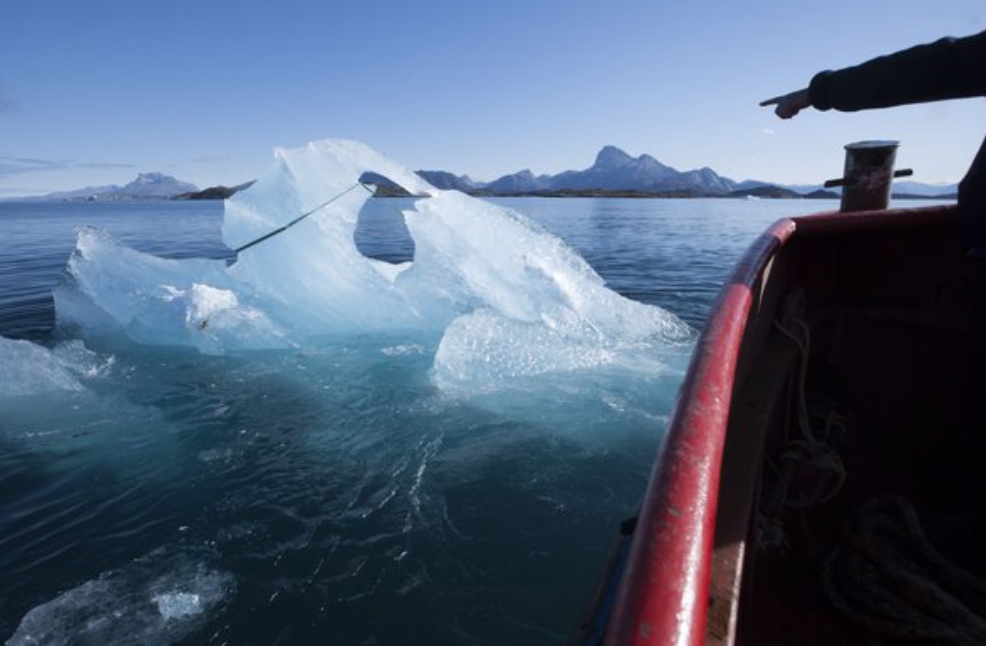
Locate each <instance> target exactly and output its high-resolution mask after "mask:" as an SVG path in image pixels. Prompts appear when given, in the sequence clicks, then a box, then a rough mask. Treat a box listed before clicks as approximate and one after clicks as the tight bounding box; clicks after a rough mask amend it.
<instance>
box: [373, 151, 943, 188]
mask: <svg viewBox="0 0 986 646" xmlns="http://www.w3.org/2000/svg"><path fill="white" fill-rule="evenodd" d="M417 173H418V174H419V175H420V176H421V177H422V178H424V179H425V180H427V181H428V182H430V183H431V184H432V185H433V186H435V187H437V188H442V189H456V190H459V191H462V192H464V193H470V194H472V195H491V196H495V195H504V196H507V195H546V196H625V197H632V196H637V197H746V196H750V197H763V198H779V197H786V198H800V197H806V198H838V197H839V193H838V191H831V190H825V189H824V188H823V186H822V185H821V184H813V185H808V184H799V185H790V186H785V185H782V184H777V183H773V182H765V181H760V180H745V181H742V182H737V181H736V180H733V179H730V178H728V177H724V176H722V175H719V174H718V173H716V172H715V171H714V170H712V169H711V168H708V167H705V168H700V169H697V170H688V171H679V170H677V169H675V168H672V167H671V166H667V165H665V164H662V163H661V162H660V161H658V160H657V159H655V158H654V157H652V156H651V155H640V156H639V157H633V156H631V155H628V154H627V153H626V152H624V151H623V150H621V149H619V148H617V147H616V146H604V147H603V149H602V150H600V151H599V153H598V154H597V155H596V159H595V161H594V162H593V164H592V166H590V167H589V168H586V169H585V170H568V171H564V172H561V173H558V174H557V175H535V174H534V173H533V172H532V171H530V170H528V169H525V170H522V171H519V172H517V173H512V174H510V175H504V176H503V177H500V178H498V179H496V180H493V181H492V182H486V183H483V182H476V181H474V180H472V179H470V178H469V177H468V176H466V175H455V174H453V173H450V172H447V171H434V170H429V171H425V170H420V171H417ZM364 179H365V181H367V182H368V183H372V184H376V185H377V186H378V193H380V194H383V195H406V193H405V192H404V191H403V190H402V189H401V188H400V187H398V186H396V185H395V184H393V183H392V182H390V181H389V180H387V179H386V178H382V177H380V176H379V175H375V174H367V177H365V178H364ZM957 191H958V188H957V187H956V185H955V184H949V185H932V184H921V183H919V182H895V183H894V195H896V196H898V197H954V196H955V194H956V192H957Z"/></svg>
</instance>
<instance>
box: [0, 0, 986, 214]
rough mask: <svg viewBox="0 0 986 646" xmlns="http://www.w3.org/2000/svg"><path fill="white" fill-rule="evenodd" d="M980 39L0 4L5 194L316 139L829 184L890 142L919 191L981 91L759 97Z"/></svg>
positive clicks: (958, 8) (966, 137) (910, 8)
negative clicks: (814, 99) (804, 109)
mask: <svg viewBox="0 0 986 646" xmlns="http://www.w3.org/2000/svg"><path fill="white" fill-rule="evenodd" d="M983 29H986V5H983V3H982V0H948V1H946V2H936V3H929V2H926V1H921V2H918V1H916V0H896V1H894V2H891V1H885V0H867V1H866V2H860V1H859V0H852V1H847V0H829V1H828V2H826V3H818V2H801V1H797V0H794V1H789V2H784V3H781V2H777V1H776V0H773V1H767V0H747V1H743V2H737V1H736V0H731V1H730V0H704V1H702V2H686V1H684V0H678V1H677V2H666V1H662V0H650V1H649V2H644V1H641V0H607V1H606V2H599V1H598V0H594V1H591V2H590V1H582V0H566V1H561V0H558V1H554V0H541V1H539V0H527V1H526V2H520V1H515V0H499V1H498V2H470V1H468V0H465V1H463V0H458V1H456V2H452V1H445V0H440V1H434V2H431V1H427V0H421V1H419V2H407V1H403V2H398V1H390V0H380V1H377V2H352V1H350V2H329V1H322V2H315V1H311V2H302V1H300V0H282V1H280V2H264V3H260V2H255V3H254V2H225V1H220V0H211V1H204V0H199V1H196V2H190V1H184V0H174V1H171V2H167V3H152V2H138V1H136V0H126V1H110V0H89V1H87V2H78V1H77V0H62V1H58V0H2V2H0V197H9V196H14V195H25V194H32V193H38V192H47V191H50V190H61V189H68V188H76V187H79V186H83V185H99V184H113V183H120V184H122V183H125V182H127V181H129V180H130V179H132V177H133V176H134V175H136V173H137V172H138V171H163V172H166V173H169V174H172V175H175V176H177V177H179V178H180V179H185V180H187V181H192V182H195V183H196V184H199V185H200V186H208V185H214V184H235V183H238V182H242V181H246V180H249V179H252V178H254V177H256V176H257V175H258V174H259V173H260V172H261V171H262V170H263V169H264V168H266V167H267V165H268V164H269V163H270V160H271V149H272V148H273V147H275V146H296V145H301V144H303V143H305V142H307V141H309V140H311V139H319V138H324V137H347V138H354V139H359V140H362V141H365V142H366V143H368V144H370V145H371V146H373V147H375V148H378V149H379V150H381V151H383V152H386V153H388V154H390V155H391V156H393V157H395V158H397V159H398V160H400V161H402V162H404V163H405V164H407V165H408V166H411V167H413V168H427V169H443V170H452V171H454V172H457V173H467V174H469V175H470V176H472V177H473V178H475V179H481V180H492V179H495V178H496V177H498V176H500V175H503V174H506V173H509V172H514V171H517V170H521V169H523V168H531V169H532V170H533V171H534V172H535V173H544V172H550V173H555V172H558V171H561V170H564V169H569V168H585V167H587V166H589V165H590V164H591V163H592V160H593V158H594V156H595V153H596V152H597V151H598V150H599V148H600V147H602V146H603V145H605V144H615V145H617V146H620V147H621V148H623V149H625V150H626V151H627V152H629V153H631V154H633V155H638V154H641V153H645V152H646V153H650V154H652V155H654V156H655V157H657V158H658V159H660V160H661V161H663V162H664V163H666V164H669V165H671V166H674V167H676V168H678V169H681V170H685V169H690V168H696V167H701V166H710V167H712V168H714V169H715V170H716V171H717V172H719V173H720V174H724V175H727V176H729V177H732V178H734V179H746V178H757V179H764V180H770V181H777V182H785V183H798V182H803V183H814V182H820V181H822V180H825V179H828V178H830V177H837V176H839V175H840V174H841V173H840V171H841V167H842V154H843V153H842V148H841V147H842V145H843V144H845V143H848V142H851V141H856V140H860V139H900V140H901V141H902V148H901V151H900V153H899V156H898V164H899V165H901V166H904V165H906V166H908V167H912V168H914V170H915V177H914V179H915V180H919V181H925V182H932V183H935V182H954V181H957V180H958V179H960V178H961V176H962V175H963V174H964V172H965V168H966V167H967V166H968V164H969V162H970V161H971V159H972V157H973V155H974V154H975V152H976V150H977V149H978V146H979V143H980V141H981V140H982V137H983V132H984V130H986V101H983V100H982V99H975V100H966V101H953V102H948V103H938V104H928V105H921V106H910V107H905V108H897V109H894V110H887V111H879V112H868V113H855V114H838V113H834V112H829V113H825V114H822V113H817V112H810V113H804V114H802V115H800V116H799V117H797V118H796V119H794V120H792V121H789V122H782V121H780V120H778V119H776V118H775V117H774V116H773V114H772V113H771V112H770V111H769V110H767V109H765V108H760V107H758V106H757V103H758V101H760V100H761V99H765V98H768V97H770V96H773V95H775V94H780V93H782V92H785V91H788V90H794V89H798V88H800V87H803V86H804V85H806V84H807V82H808V81H809V80H810V78H811V76H812V75H813V74H814V73H815V72H817V71H819V70H821V69H826V68H837V67H840V66H845V65H850V64H854V63H856V62H860V61H862V60H865V59H868V58H871V57H873V56H876V55H879V54H882V53H886V52H890V51H894V50H897V49H900V48H903V47H907V46H909V45H912V44H917V43H920V42H927V41H930V40H934V39H936V38H938V37H940V36H943V35H956V36H962V35H967V34H971V33H975V32H978V31H982V30H983Z"/></svg>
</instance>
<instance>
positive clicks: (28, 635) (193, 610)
mask: <svg viewBox="0 0 986 646" xmlns="http://www.w3.org/2000/svg"><path fill="white" fill-rule="evenodd" d="M212 558H213V555H212V553H211V552H206V551H204V550H197V551H194V552H192V551H184V552H175V551H171V550H168V549H159V550H155V551H154V552H152V553H150V554H148V555H146V556H143V557H141V558H139V559H136V560H135V561H133V562H131V563H130V564H128V565H127V566H126V567H124V568H122V569H120V570H113V571H110V572H104V573H103V574H102V575H100V576H99V578H97V579H94V580H91V581H86V582H85V583H83V584H82V585H79V586H78V587H75V588H72V589H71V590H69V591H67V592H65V593H63V594H61V595H60V596H58V597H56V598H55V599H53V600H51V601H49V602H48V603H45V604H42V605H40V606H37V607H36V608H34V609H32V610H31V611H30V612H28V613H27V614H26V615H25V616H24V618H23V619H22V620H21V623H20V625H19V626H18V627H17V630H16V631H14V634H13V636H12V637H11V638H10V639H9V640H8V641H7V646H35V645H38V644H44V645H45V646H68V645H72V646H143V645H145V644H154V645H155V646H168V645H169V644H174V643H177V642H181V641H182V640H184V639H185V638H187V637H189V636H190V635H192V634H194V633H196V632H197V631H198V630H200V629H201V628H202V627H203V626H204V625H205V623H206V622H207V621H208V620H209V619H210V618H211V617H212V616H214V615H215V614H216V613H217V612H219V611H221V610H222V608H223V606H224V605H225V603H226V602H227V601H228V599H229V597H230V595H231V594H232V593H233V591H234V588H235V585H234V581H233V577H232V576H231V575H229V574H226V573H224V572H220V571H217V570H213V569H211V568H210V567H209V565H208V563H209V562H210V561H211V560H212Z"/></svg>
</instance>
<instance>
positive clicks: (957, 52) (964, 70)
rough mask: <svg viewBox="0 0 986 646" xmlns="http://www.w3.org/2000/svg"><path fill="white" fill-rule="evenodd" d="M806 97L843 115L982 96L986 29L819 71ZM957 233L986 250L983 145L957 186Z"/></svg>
mask: <svg viewBox="0 0 986 646" xmlns="http://www.w3.org/2000/svg"><path fill="white" fill-rule="evenodd" d="M808 95H809V98H810V100H811V105H812V106H813V107H815V108H817V109H819V110H828V109H830V108H835V109H836V110H842V111H847V112H850V111H855V110H865V109H868V108H886V107H890V106H895V105H904V104H908V103H923V102H926V101H940V100H944V99H964V98H969V97H976V96H986V31H984V32H982V33H980V34H976V35H975V36H968V37H966V38H943V39H941V40H939V41H936V42H934V43H930V44H927V45H918V46H917V47H912V48H910V49H905V50H903V51H900V52H897V53H896V54H890V55H889V56H881V57H880V58H875V59H873V60H871V61H868V62H866V63H863V64H862V65H857V66H855V67H847V68H846V69H843V70H838V71H836V72H832V71H826V72H821V73H819V74H817V75H816V76H815V78H813V79H812V80H811V86H810V87H809V89H808ZM959 234H960V235H961V236H962V239H963V240H964V241H965V242H966V244H968V245H969V246H970V247H979V248H981V247H984V246H986V141H984V142H983V145H982V146H981V147H980V149H979V153H978V154H977V155H976V158H975V160H974V161H973V162H972V167H971V168H970V169H969V172H968V173H967V174H966V176H965V178H964V179H963V180H962V182H961V183H960V184H959Z"/></svg>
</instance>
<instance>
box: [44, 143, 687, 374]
mask: <svg viewBox="0 0 986 646" xmlns="http://www.w3.org/2000/svg"><path fill="white" fill-rule="evenodd" d="M365 173H375V174H377V175H382V176H384V177H387V178H388V179H390V180H392V181H394V182H395V183H397V184H398V185H400V186H402V187H403V188H405V189H406V190H408V191H409V192H410V193H412V194H413V195H415V196H418V198H417V199H416V200H415V201H414V203H413V207H412V208H409V209H407V210H405V211H403V213H402V215H403V217H404V220H405V223H406V225H407V228H408V231H409V233H410V235H411V237H412V239H413V241H414V248H415V255H414V259H413V261H411V262H408V263H404V264H401V265H393V264H390V263H386V262H383V261H379V260H375V259H372V258H368V257H366V256H364V255H363V254H362V253H360V251H359V250H358V249H357V247H356V243H355V240H354V234H355V231H356V226H357V223H358V220H359V212H360V209H361V208H362V206H363V205H364V203H365V202H366V200H367V199H369V198H370V192H369V191H368V190H363V187H362V186H361V185H360V178H361V177H362V176H363V175H364V174H365ZM303 214H310V215H309V216H308V217H304V218H301V219H299V217H300V216H302V215H303ZM284 227H290V228H286V229H284V230H283V231H282V232H280V233H278V234H276V235H273V236H270V237H267V238H266V239H263V240H262V241H261V242H259V243H256V244H251V243H253V242H255V241H257V240H259V239H262V238H264V237H265V236H269V234H271V233H272V232H275V231H278V230H279V229H282V228H284ZM222 235H223V240H224V242H225V243H226V244H227V245H228V246H229V247H230V248H232V249H238V250H240V251H239V253H238V255H237V258H236V260H235V262H233V263H232V264H230V265H228V266H227V264H226V262H224V261H220V260H205V259H182V260H170V259H164V258H158V257H155V256H151V255H148V254H143V253H140V252H137V251H135V250H133V249H129V248H127V247H125V246H123V245H121V244H119V243H118V242H116V241H115V240H113V239H112V238H111V237H110V236H108V235H107V234H105V233H102V232H99V231H96V230H93V229H83V230H81V231H80V232H79V236H78V241H77V245H76V249H75V251H74V252H73V254H72V257H71V258H70V260H69V264H68V269H67V274H66V277H65V279H64V280H63V282H62V284H61V285H59V287H58V288H57V289H56V290H55V303H56V316H57V319H58V323H59V325H60V326H62V327H65V328H75V329H78V330H79V331H80V332H81V334H82V335H83V336H84V337H85V336H98V337H101V338H102V339H104V340H105V339H116V340H119V339H122V338H126V339H128V340H130V341H134V342H137V343H141V344H152V345H177V346H191V347H194V348H196V349H198V350H199V351H200V352H203V353H207V354H221V353H224V352H228V351H239V350H252V349H272V348H301V347H305V346H309V345H313V344H317V343H319V342H320V339H325V338H339V337H345V336H346V335H357V334H366V333H374V334H378V333H379V334H384V335H386V334H394V335H400V336H401V338H404V339H406V338H408V334H411V335H412V336H413V335H415V334H418V335H422V336H427V337H428V338H440V339H441V340H440V343H439V344H438V350H437V353H436V356H435V359H434V368H433V371H432V372H433V378H434V380H435V382H436V383H437V384H438V385H439V386H440V387H443V388H448V389H455V388H458V387H460V386H461V387H464V388H465V389H467V390H468V389H469V388H471V387H473V386H475V385H477V384H478V385H481V386H483V385H490V384H491V383H492V384H494V385H495V383H498V382H499V383H503V382H505V381H508V380H510V379H513V378H516V377H530V376H536V375H540V374H544V373H550V372H558V371H572V370H584V369H590V368H594V367H598V366H613V365H616V366H621V367H622V366H626V367H627V368H629V369H634V367H636V368H639V369H646V370H652V369H653V368H654V367H655V366H660V365H662V361H664V359H666V358H668V357H671V356H673V357H676V358H675V359H673V361H675V362H677V361H678V359H677V357H680V355H681V348H682V346H685V345H687V344H688V342H689V341H690V340H691V334H692V332H691V330H690V329H689V328H688V326H687V325H686V324H684V323H683V322H682V321H680V320H679V319H678V318H677V317H675V316H674V315H672V314H671V313H669V312H667V311H664V310H662V309H660V308H657V307H654V306H650V305H644V304H641V303H638V302H635V301H631V300H629V299H626V298H624V297H622V296H620V295H618V294H616V293H615V292H613V291H612V290H610V289H608V288H607V287H606V285H605V283H604V281H603V279H602V278H601V277H600V276H599V275H598V274H597V273H596V272H595V271H594V270H593V269H592V268H591V267H590V266H589V265H588V263H586V262H585V261H584V260H583V259H582V258H581V257H579V255H578V254H577V253H575V252H574V251H573V250H572V249H571V248H570V247H568V245H566V244H565V243H564V242H563V241H562V240H561V239H559V238H558V237H557V236H555V235H553V234H551V233H550V232H548V231H546V230H545V229H543V228H542V227H541V226H540V225H538V224H537V223H535V222H534V221H532V220H530V219H528V218H527V217H525V216H524V215H522V214H521V213H518V212H516V211H514V210H512V209H509V208H505V207H503V206H499V205H496V204H493V203H490V202H487V201H483V200H480V199H476V198H473V197H470V196H467V195H465V194H462V193H460V192H457V191H444V190H439V189H436V188H435V187H433V186H431V185H430V184H428V183H427V182H426V181H425V180H423V179H422V178H421V177H419V176H418V175H416V174H415V173H413V172H412V171H410V170H408V169H407V168H406V167H404V166H402V165H401V164H399V163H397V162H395V161H393V160H391V159H389V158H387V157H386V156H384V155H382V154H380V153H378V152H376V151H374V150H372V149H371V148H369V147H367V146H366V145H364V144H361V143H358V142H353V141H346V140H324V141H316V142H312V143H310V144H308V145H307V146H304V147H301V148H296V149H277V150H276V151H275V160H274V164H273V165H272V166H271V168H270V169H269V170H268V171H267V172H266V173H264V174H263V176H262V177H261V178H260V179H258V181H257V182H256V183H254V184H253V185H252V186H251V187H250V188H249V189H247V190H245V191H242V192H241V193H238V194H236V195H235V196H233V197H232V198H231V199H229V200H227V201H226V203H225V213H224V220H223V226H222ZM642 358H643V359H645V360H643V361H641V359H642Z"/></svg>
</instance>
